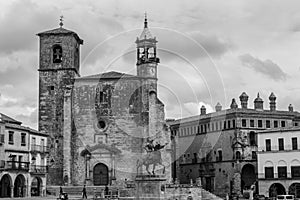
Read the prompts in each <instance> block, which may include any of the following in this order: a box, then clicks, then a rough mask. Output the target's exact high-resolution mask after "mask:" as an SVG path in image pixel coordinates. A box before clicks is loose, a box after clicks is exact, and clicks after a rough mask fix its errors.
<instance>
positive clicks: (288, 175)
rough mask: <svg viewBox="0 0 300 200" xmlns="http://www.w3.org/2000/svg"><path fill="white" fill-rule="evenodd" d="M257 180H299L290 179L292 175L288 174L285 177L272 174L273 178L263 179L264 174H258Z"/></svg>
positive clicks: (297, 178) (298, 178) (295, 178)
mask: <svg viewBox="0 0 300 200" xmlns="http://www.w3.org/2000/svg"><path fill="white" fill-rule="evenodd" d="M258 179H261V180H282V179H283V180H300V176H299V177H292V173H290V172H288V173H286V176H284V175H281V177H278V173H274V175H273V177H265V173H258Z"/></svg>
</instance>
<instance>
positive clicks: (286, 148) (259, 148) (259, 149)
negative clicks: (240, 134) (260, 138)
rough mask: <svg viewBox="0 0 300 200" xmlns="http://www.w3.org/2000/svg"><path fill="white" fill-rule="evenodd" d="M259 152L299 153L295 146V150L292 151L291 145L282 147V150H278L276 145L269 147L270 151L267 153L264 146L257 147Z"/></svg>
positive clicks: (299, 149)
mask: <svg viewBox="0 0 300 200" xmlns="http://www.w3.org/2000/svg"><path fill="white" fill-rule="evenodd" d="M258 151H259V152H272V151H300V148H299V147H298V146H297V149H293V148H292V145H284V146H283V150H279V146H278V145H273V146H271V150H268V151H267V148H266V146H261V147H258Z"/></svg>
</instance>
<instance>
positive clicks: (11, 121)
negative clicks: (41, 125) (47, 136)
mask: <svg viewBox="0 0 300 200" xmlns="http://www.w3.org/2000/svg"><path fill="white" fill-rule="evenodd" d="M0 115H1V118H2V121H4V122H6V123H14V124H19V125H21V124H22V122H20V121H17V120H15V119H13V118H11V117H9V116H7V115H5V114H3V113H0Z"/></svg>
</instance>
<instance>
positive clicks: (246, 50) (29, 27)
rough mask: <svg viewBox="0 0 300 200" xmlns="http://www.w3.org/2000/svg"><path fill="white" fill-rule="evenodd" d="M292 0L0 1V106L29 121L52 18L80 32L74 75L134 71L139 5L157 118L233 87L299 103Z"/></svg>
mask: <svg viewBox="0 0 300 200" xmlns="http://www.w3.org/2000/svg"><path fill="white" fill-rule="evenodd" d="M299 7H300V1H298V0H287V1H281V0H243V1H241V0H227V1H223V0H187V1H180V0H164V1H158V0H151V1H144V0H52V1H46V0H0V27H1V28H0V38H1V39H0V112H1V113H4V114H7V115H9V116H11V117H13V118H15V119H17V120H20V121H22V122H23V124H24V125H26V126H30V127H32V128H37V112H38V71H37V69H38V67H39V62H38V61H39V40H38V36H36V34H37V33H39V32H42V31H46V30H50V29H54V28H57V27H59V25H58V24H59V17H60V16H61V15H63V16H64V22H63V23H64V28H66V29H70V30H73V31H75V32H76V33H77V34H78V35H79V36H80V37H81V38H82V39H83V40H84V44H83V45H82V46H81V66H80V74H81V76H85V75H92V74H98V73H103V72H106V71H111V70H114V71H120V72H124V73H130V74H135V73H136V66H135V63H136V60H135V57H136V52H135V50H136V49H135V40H136V37H138V36H139V35H140V33H141V32H142V28H143V20H144V13H145V12H147V17H148V22H149V23H148V25H149V28H150V31H151V33H152V35H153V36H156V38H157V40H158V44H157V46H158V57H159V58H160V61H161V62H160V64H159V65H158V88H159V92H158V96H159V98H160V100H161V101H163V102H164V104H165V109H166V118H181V117H187V116H192V115H197V114H199V110H200V107H201V106H202V105H205V106H206V108H207V112H212V111H213V110H214V106H215V105H216V104H217V103H218V102H220V103H221V104H222V106H223V108H228V107H229V106H230V103H231V100H232V98H235V99H236V101H237V103H238V104H239V106H240V101H239V95H240V94H241V93H242V92H246V93H247V94H248V95H249V103H248V104H249V107H250V108H252V107H253V101H254V99H255V98H256V96H257V93H259V94H260V97H261V98H262V99H263V100H264V108H265V109H269V99H268V97H269V95H270V93H271V92H274V94H275V95H276V96H277V100H276V101H277V109H280V110H287V109H288V105H289V104H292V105H293V106H294V110H300V84H299V83H300V81H299V80H300V56H299V54H300V12H299Z"/></svg>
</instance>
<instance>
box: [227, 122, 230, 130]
mask: <svg viewBox="0 0 300 200" xmlns="http://www.w3.org/2000/svg"><path fill="white" fill-rule="evenodd" d="M227 125H228V127H227V128H228V129H229V128H231V123H230V121H228V122H227Z"/></svg>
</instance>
